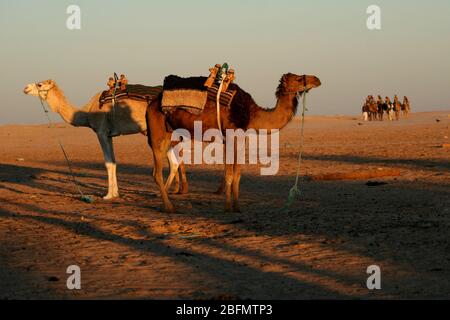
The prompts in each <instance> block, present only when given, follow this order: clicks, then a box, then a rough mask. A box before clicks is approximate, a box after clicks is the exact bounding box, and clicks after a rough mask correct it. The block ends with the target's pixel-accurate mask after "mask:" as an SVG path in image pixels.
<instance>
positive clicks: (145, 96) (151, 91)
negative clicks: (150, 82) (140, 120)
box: [99, 84, 163, 107]
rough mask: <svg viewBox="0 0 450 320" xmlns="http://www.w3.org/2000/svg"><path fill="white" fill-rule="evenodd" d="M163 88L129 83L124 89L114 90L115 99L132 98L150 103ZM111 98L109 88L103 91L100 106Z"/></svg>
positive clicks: (111, 94)
mask: <svg viewBox="0 0 450 320" xmlns="http://www.w3.org/2000/svg"><path fill="white" fill-rule="evenodd" d="M162 90H163V87H162V86H154V87H150V86H144V85H142V84H129V85H127V87H126V89H125V90H120V89H118V90H116V93H115V96H114V97H115V99H116V101H120V100H122V99H132V100H138V101H147V102H148V103H150V102H151V101H152V100H153V99H155V98H156V97H157V96H158V95H159V94H160V93H161V92H162ZM112 99H113V93H112V92H110V91H109V90H106V91H103V92H102V94H101V96H100V99H99V103H100V107H102V105H104V104H105V103H108V102H111V101H112Z"/></svg>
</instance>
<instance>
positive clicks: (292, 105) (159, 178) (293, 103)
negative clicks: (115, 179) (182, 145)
mask: <svg viewBox="0 0 450 320" xmlns="http://www.w3.org/2000/svg"><path fill="white" fill-rule="evenodd" d="M171 77H172V78H175V79H178V78H179V77H176V76H169V77H167V78H171ZM167 78H166V79H167ZM179 79H182V80H183V81H184V83H186V84H187V85H186V88H189V89H196V88H198V89H200V88H201V87H204V84H205V83H207V78H206V77H192V78H185V79H183V78H179ZM320 85H321V82H320V80H319V79H318V78H317V77H316V76H311V75H301V76H300V75H296V74H292V73H288V74H285V75H283V76H282V77H281V80H280V83H279V85H278V88H277V90H276V97H277V103H276V106H275V108H273V109H265V108H262V107H260V106H258V105H257V104H256V102H255V101H254V100H253V98H252V97H251V96H250V94H248V93H247V92H245V91H244V90H243V89H241V88H240V87H239V86H238V85H237V84H234V83H231V84H229V88H230V90H233V91H235V95H234V97H233V99H232V101H231V103H230V105H229V106H228V107H224V108H220V118H219V119H218V118H217V115H218V114H217V109H216V107H217V106H216V101H214V100H212V99H208V100H207V101H206V103H205V104H204V107H203V110H202V112H200V113H197V114H193V113H190V112H188V111H186V110H185V106H188V105H190V103H191V100H192V93H191V91H192V90H180V91H178V92H177V93H176V101H177V102H178V104H173V105H172V107H173V108H171V111H170V112H164V110H163V107H164V105H163V103H162V102H163V100H164V92H165V91H166V90H165V88H164V89H163V92H162V93H161V94H160V96H159V97H158V98H157V99H153V100H152V101H151V103H150V104H149V106H148V110H147V115H146V119H147V131H148V134H147V138H148V143H149V146H150V147H151V149H152V151H153V158H154V170H155V171H154V175H153V177H154V179H155V181H156V184H157V185H158V187H159V189H160V192H161V196H162V200H163V202H164V208H165V211H166V212H174V211H175V208H174V206H173V204H172V202H171V201H170V199H169V196H168V194H167V191H166V188H165V186H164V181H163V160H164V157H165V155H166V153H167V150H168V149H169V148H170V146H171V141H170V139H171V132H172V131H173V130H176V129H185V130H187V131H188V132H190V134H191V136H194V134H193V132H194V127H195V126H194V122H195V121H201V123H202V130H203V133H204V132H205V131H206V130H208V129H218V128H219V124H218V121H220V127H221V129H222V134H224V133H225V132H226V130H227V129H242V130H248V129H254V130H255V131H256V132H259V131H260V130H263V129H264V130H270V129H281V128H283V127H284V126H285V125H286V124H288V123H289V122H290V121H291V120H292V119H293V117H294V115H295V113H296V111H297V106H298V97H299V94H300V95H301V94H303V93H304V92H306V91H308V90H310V89H313V88H317V87H319V86H320ZM224 139H225V140H226V137H225V138H224ZM226 145H227V144H226V143H225V150H226V148H227V147H226ZM235 147H236V145H234V148H235ZM234 156H235V159H234V162H233V164H225V174H224V178H225V189H226V192H225V194H226V202H225V210H226V211H234V212H239V211H240V208H239V202H238V201H239V184H240V178H241V169H240V164H238V163H237V159H236V152H234ZM231 194H233V201H231Z"/></svg>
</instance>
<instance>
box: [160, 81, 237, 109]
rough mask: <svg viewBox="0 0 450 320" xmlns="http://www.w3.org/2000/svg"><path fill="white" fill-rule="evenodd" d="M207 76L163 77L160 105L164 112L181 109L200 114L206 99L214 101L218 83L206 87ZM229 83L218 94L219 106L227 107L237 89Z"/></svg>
mask: <svg viewBox="0 0 450 320" xmlns="http://www.w3.org/2000/svg"><path fill="white" fill-rule="evenodd" d="M207 79H208V78H207V77H188V78H182V77H178V76H175V75H170V76H167V77H166V78H165V79H164V84H163V93H162V100H161V106H162V110H163V111H164V112H172V111H174V110H175V109H178V108H179V109H183V110H186V111H188V112H190V113H192V114H196V115H198V114H201V113H202V112H203V109H204V108H205V105H206V103H207V102H208V101H213V102H214V103H216V97H217V92H218V90H219V85H218V84H217V83H215V84H213V85H211V87H206V86H205V82H206V80H207ZM233 86H234V85H233V84H231V85H230V86H229V87H228V88H227V89H226V91H224V92H221V94H220V106H221V107H225V108H228V107H230V105H231V102H232V101H233V97H234V95H235V94H236V92H237V90H235V89H233V88H234V87H233Z"/></svg>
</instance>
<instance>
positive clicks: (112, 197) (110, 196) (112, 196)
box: [103, 194, 119, 200]
mask: <svg viewBox="0 0 450 320" xmlns="http://www.w3.org/2000/svg"><path fill="white" fill-rule="evenodd" d="M118 197H119V195H118V194H107V195H106V196H104V197H103V200H112V199H115V198H118Z"/></svg>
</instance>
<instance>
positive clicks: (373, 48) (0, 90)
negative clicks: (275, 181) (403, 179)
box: [0, 0, 450, 124]
mask: <svg viewBox="0 0 450 320" xmlns="http://www.w3.org/2000/svg"><path fill="white" fill-rule="evenodd" d="M71 4H76V5H79V6H80V8H81V27H82V29H81V30H68V29H67V28H66V19H67V17H68V14H66V8H67V7H68V6H69V5H71ZM371 4H376V5H378V6H380V7H381V13H382V29H381V30H379V31H370V30H368V29H367V28H366V19H367V16H368V15H367V14H366V9H367V7H368V6H369V5H371ZM0 15H1V19H0V23H1V25H0V27H1V28H0V39H1V40H2V50H1V52H2V53H1V55H2V59H1V67H2V68H1V73H2V76H1V80H0V81H1V82H0V95H1V96H2V98H3V103H2V106H1V107H0V124H8V123H45V122H46V118H45V116H44V114H43V113H42V109H41V107H40V105H39V102H38V99H36V98H33V97H28V96H25V95H24V94H23V93H22V90H23V88H24V87H25V85H26V84H28V83H30V82H35V81H41V80H45V79H50V78H51V79H54V80H56V82H57V83H58V85H59V86H60V87H61V88H62V89H63V91H64V92H65V94H66V96H67V97H68V99H69V100H70V101H71V102H72V103H73V104H75V105H77V106H80V107H81V106H82V105H84V104H85V103H87V102H88V100H89V99H90V98H91V97H92V96H93V95H94V94H95V93H96V92H98V91H101V90H104V89H106V82H107V79H108V77H109V76H110V75H111V74H112V73H113V72H117V73H124V74H126V75H127V77H128V78H129V80H130V83H142V84H148V85H157V84H161V83H162V81H163V79H164V77H165V76H166V75H169V74H178V75H180V76H191V75H192V76H194V75H205V76H207V75H208V68H209V67H211V66H212V65H214V64H215V63H223V62H228V63H229V64H230V65H231V66H232V67H233V68H234V69H235V70H236V78H237V79H236V82H237V83H238V84H239V85H240V86H241V87H242V88H243V89H244V90H246V91H247V92H249V93H250V94H252V96H253V98H254V99H255V100H256V102H257V103H258V104H260V105H261V106H265V107H273V106H274V104H275V96H274V93H275V89H276V86H277V84H278V80H279V79H280V77H281V75H282V74H284V73H286V72H293V73H297V74H314V75H316V76H318V77H319V78H320V79H321V81H322V86H321V87H320V88H318V89H315V90H312V91H311V93H310V94H309V96H308V107H309V112H308V114H311V115H317V114H321V115H326V114H358V113H359V112H360V109H361V105H362V102H363V99H364V98H365V96H367V95H368V94H374V95H376V94H381V95H382V96H383V97H384V96H386V95H389V96H390V97H393V95H394V94H398V95H399V97H403V96H404V95H407V96H408V97H409V98H410V101H411V105H412V109H413V112H416V111H417V112H421V111H433V110H445V109H448V108H449V106H450V90H449V89H450V62H449V57H450V43H449V41H448V36H449V34H450V19H449V18H450V17H449V16H450V2H449V1H448V0H435V1H433V3H432V4H431V3H424V2H419V1H418V0H413V1H406V0H398V1H395V3H393V1H387V0H379V1H365V0H360V1H356V0H343V1H339V2H336V1H320V3H319V2H308V3H303V2H300V1H293V0H282V1H267V0H262V1H261V0H259V1H256V0H251V1H250V0H247V1H242V0H241V1H237V0H233V1H227V2H226V5H221V3H219V2H215V1H211V0H198V1H189V2H187V1H181V0H179V1H164V2H162V1H161V2H156V1H152V3H149V2H148V1H137V0H135V1H127V2H124V1H106V0H100V1H95V2H93V1H86V0H84V1H75V0H74V1H65V0H63V1H58V2H55V1H50V0H42V1H39V2H35V1H25V0H19V1H14V2H6V1H2V2H1V3H0ZM53 118H54V119H58V120H59V118H58V117H57V116H53Z"/></svg>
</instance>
